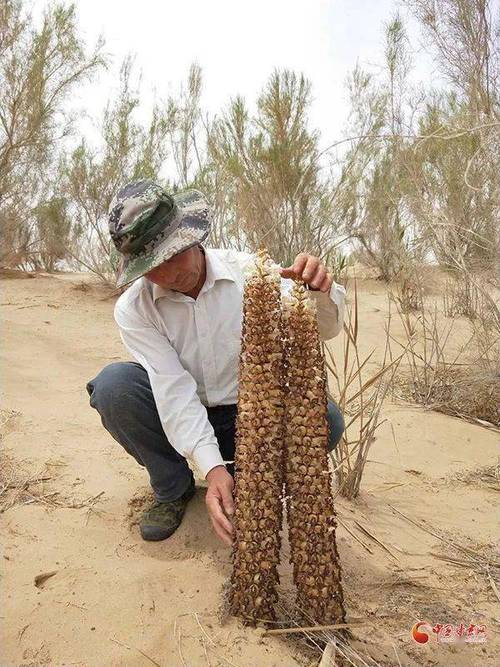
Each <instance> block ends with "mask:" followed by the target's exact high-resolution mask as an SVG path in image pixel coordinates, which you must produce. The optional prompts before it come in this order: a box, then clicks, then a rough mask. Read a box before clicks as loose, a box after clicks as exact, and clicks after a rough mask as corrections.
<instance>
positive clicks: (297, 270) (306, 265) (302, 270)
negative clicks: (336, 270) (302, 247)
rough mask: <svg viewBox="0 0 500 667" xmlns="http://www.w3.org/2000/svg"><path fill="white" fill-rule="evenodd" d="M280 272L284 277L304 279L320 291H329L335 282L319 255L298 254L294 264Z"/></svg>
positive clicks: (311, 286)
mask: <svg viewBox="0 0 500 667" xmlns="http://www.w3.org/2000/svg"><path fill="white" fill-rule="evenodd" d="M280 273H281V276H282V277H283V278H294V279H295V280H303V281H304V282H305V283H306V285H309V287H310V288H311V289H313V290H318V291H320V292H329V291H330V287H331V286H332V283H333V276H332V274H331V273H328V271H327V269H326V266H325V265H324V264H322V263H321V261H320V259H319V257H315V256H314V255H307V254H306V253H300V254H299V255H297V257H296V258H295V261H294V263H293V264H292V266H289V267H287V268H284V269H281V271H280Z"/></svg>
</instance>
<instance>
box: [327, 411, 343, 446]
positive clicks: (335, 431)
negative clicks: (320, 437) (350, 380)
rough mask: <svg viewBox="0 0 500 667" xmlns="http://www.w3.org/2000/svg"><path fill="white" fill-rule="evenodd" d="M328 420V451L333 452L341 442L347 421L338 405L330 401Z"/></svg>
mask: <svg viewBox="0 0 500 667" xmlns="http://www.w3.org/2000/svg"><path fill="white" fill-rule="evenodd" d="M327 419H328V450H329V451H330V452H332V451H333V450H334V449H335V447H336V446H337V445H338V443H339V442H340V438H341V437H342V434H343V432H344V430H345V421H344V417H343V415H342V413H341V412H340V410H339V407H338V405H336V404H335V403H334V402H333V401H328V409H327Z"/></svg>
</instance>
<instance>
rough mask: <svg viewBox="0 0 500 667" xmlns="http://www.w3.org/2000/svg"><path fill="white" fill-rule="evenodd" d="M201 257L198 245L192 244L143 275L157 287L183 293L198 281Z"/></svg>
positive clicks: (192, 287)
mask: <svg viewBox="0 0 500 667" xmlns="http://www.w3.org/2000/svg"><path fill="white" fill-rule="evenodd" d="M203 259H204V256H203V253H202V251H201V250H200V248H199V246H194V247H193V248H189V249H188V250H184V252H180V253H179V254H178V255H174V256H173V257H172V258H171V259H168V260H167V261H166V262H163V264H160V266H157V267H156V268H155V269H152V270H151V271H149V272H148V273H146V274H145V277H146V278H147V279H148V280H150V281H151V282H152V283H155V284H156V285H159V287H163V288H164V289H171V290H175V291H176V292H182V293H184V294H185V293H187V292H190V291H191V290H193V289H194V288H195V287H196V285H197V284H198V282H199V281H200V279H201V275H202V271H203Z"/></svg>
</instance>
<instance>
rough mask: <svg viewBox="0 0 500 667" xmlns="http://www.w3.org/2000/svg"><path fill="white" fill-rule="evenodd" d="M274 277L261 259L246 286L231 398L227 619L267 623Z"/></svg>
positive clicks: (275, 521) (273, 498) (271, 590)
mask: <svg viewBox="0 0 500 667" xmlns="http://www.w3.org/2000/svg"><path fill="white" fill-rule="evenodd" d="M280 299H281V297H280V276H279V273H278V272H277V271H276V270H275V269H273V267H272V265H271V262H270V260H269V258H268V256H267V255H266V254H265V253H260V254H259V257H258V260H257V264H256V270H255V271H254V273H253V274H252V275H251V276H250V277H249V279H248V280H247V282H246V285H245V294H244V312H243V333H242V348H241V360H240V380H239V394H238V418H237V446H236V458H235V465H236V480H235V482H236V483H235V515H234V527H235V540H234V546H233V575H232V581H231V588H230V606H231V610H232V613H233V614H235V615H237V616H240V617H242V618H244V619H246V620H248V619H249V618H250V619H252V618H253V619H255V620H256V619H257V618H265V619H269V620H273V618H274V603H275V602H276V600H277V593H276V586H277V584H278V572H277V567H278V564H279V554H280V529H281V522H282V502H281V497H282V491H283V463H282V448H283V444H282V443H283V434H282V423H283V407H282V405H283V399H282V356H283V353H282V344H281V328H280V322H281V302H280Z"/></svg>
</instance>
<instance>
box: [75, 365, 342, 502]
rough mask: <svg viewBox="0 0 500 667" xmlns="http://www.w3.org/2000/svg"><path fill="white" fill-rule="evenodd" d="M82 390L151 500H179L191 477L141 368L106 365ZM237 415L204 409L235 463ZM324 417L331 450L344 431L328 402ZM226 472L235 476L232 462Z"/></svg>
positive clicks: (222, 408)
mask: <svg viewBox="0 0 500 667" xmlns="http://www.w3.org/2000/svg"><path fill="white" fill-rule="evenodd" d="M87 391H88V393H89V396H90V405H91V406H92V407H93V408H95V409H96V410H97V411H98V412H99V414H100V415H101V421H102V424H103V426H104V428H105V429H106V430H107V431H108V432H109V433H110V434H111V435H112V436H113V438H114V439H115V440H116V441H117V442H118V443H120V445H121V446H122V447H123V448H124V449H125V450H126V451H127V452H128V453H129V454H130V455H131V456H133V457H134V458H135V460H136V461H137V462H138V463H139V464H140V465H141V466H144V467H145V468H146V470H147V471H148V473H149V478H150V482H151V486H152V488H153V492H154V494H155V497H156V500H157V501H158V502H168V501H171V500H175V499H177V498H179V497H180V496H182V494H183V493H184V492H185V491H187V489H188V487H189V485H190V484H191V482H192V480H193V473H192V472H191V469H190V468H189V466H188V463H187V461H186V459H185V458H184V457H183V456H181V455H180V454H179V453H178V452H177V451H176V450H175V449H174V448H173V447H172V445H171V444H170V443H169V441H168V440H167V437H166V435H165V432H164V430H163V428H162V425H161V422H160V418H159V416H158V411H157V409H156V404H155V400H154V397H153V392H152V390H151V385H150V383H149V378H148V374H147V373H146V371H145V370H144V368H143V367H142V366H141V365H140V364H137V363H135V362H130V361H126V362H118V363H114V364H109V366H106V367H105V368H103V369H102V371H101V372H100V373H99V374H98V375H97V377H95V378H94V379H93V380H91V381H90V382H89V383H88V384H87ZM236 412H237V406H236V405H219V406H216V407H213V408H207V413H208V419H209V421H210V423H211V424H212V426H213V429H214V432H215V437H216V438H217V442H218V443H219V449H220V452H221V454H222V458H223V459H224V461H233V460H234V447H235V427H236ZM327 417H328V424H329V438H328V448H329V450H330V451H332V450H333V449H334V448H335V447H336V445H337V443H338V442H339V440H340V438H341V436H342V433H343V432H344V419H343V417H342V414H341V412H340V410H339V409H338V407H337V406H336V405H335V404H334V403H332V402H330V401H328V413H327ZM226 467H227V469H228V470H229V472H230V473H231V474H232V475H234V463H228V464H227V466H226Z"/></svg>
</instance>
